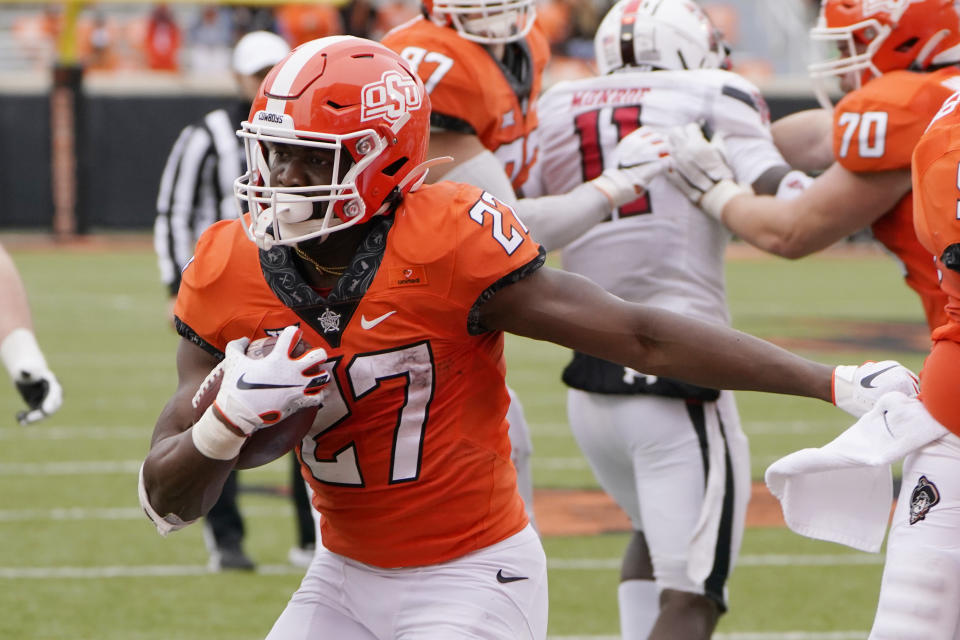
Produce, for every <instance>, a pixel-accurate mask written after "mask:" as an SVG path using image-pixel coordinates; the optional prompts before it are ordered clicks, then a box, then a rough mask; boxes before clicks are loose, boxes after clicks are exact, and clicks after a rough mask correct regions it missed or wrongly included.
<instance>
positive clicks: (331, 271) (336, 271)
mask: <svg viewBox="0 0 960 640" xmlns="http://www.w3.org/2000/svg"><path fill="white" fill-rule="evenodd" d="M293 250H294V251H296V252H297V255H298V256H300V257H301V258H303V259H304V260H306V261H307V262H309V263H310V264H312V265H313V268H314V269H316V270H317V271H319V272H320V273H322V274H324V275H328V276H336V277H338V278H339V277H340V276H342V275H343V273H344V271H346V270H347V265H344V266H342V267H325V266H323V265H322V264H320V263H319V262H317V261H316V260H314V259H313V258H311V257H310V256H308V255H307V254H306V253H305V252H304V251H303V249H301V248H300V247H297V246H294V247H293Z"/></svg>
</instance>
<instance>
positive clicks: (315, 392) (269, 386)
mask: <svg viewBox="0 0 960 640" xmlns="http://www.w3.org/2000/svg"><path fill="white" fill-rule="evenodd" d="M301 334H302V331H301V330H300V329H299V328H297V327H296V326H290V327H287V328H286V329H284V330H283V331H282V332H281V333H280V335H279V336H278V337H277V342H276V345H274V348H273V350H272V351H271V352H270V353H269V354H267V355H266V357H263V358H250V357H249V356H247V355H246V350H247V345H249V344H250V340H249V339H247V338H239V339H237V340H232V341H231V342H228V343H227V347H226V349H225V351H224V353H225V357H224V359H223V362H221V363H220V364H219V365H217V367H216V368H215V369H214V370H213V371H211V372H210V374H209V376H214V375H222V376H223V380H222V382H221V383H220V391H219V392H217V397H216V399H215V400H214V401H213V404H214V406H215V407H216V409H217V411H219V412H220V414H221V415H222V416H223V418H225V419H226V420H228V421H229V422H230V424H231V425H232V426H234V427H235V428H236V429H237V430H238V431H242V432H243V433H244V434H246V435H250V434H251V433H253V432H254V431H256V430H258V429H262V428H264V427H268V426H270V425H271V424H276V423H277V422H280V421H282V420H284V419H285V418H287V417H289V416H290V415H291V414H293V413H296V412H297V411H299V410H301V409H305V408H307V407H313V406H317V405H319V404H321V403H322V401H323V388H324V387H325V386H326V384H327V383H328V382H329V381H330V374H329V373H327V372H326V371H323V370H322V369H321V368H320V365H322V364H323V363H324V362H326V360H327V352H326V351H324V350H323V349H322V348H319V347H317V348H314V349H310V350H309V351H307V352H305V353H304V354H302V355H301V356H299V357H297V358H294V357H291V356H290V352H291V351H292V349H293V346H294V345H296V344H297V343H298V342H299V341H300V336H301ZM217 369H221V372H220V373H219V374H218V373H217ZM209 376H208V377H209ZM201 386H202V385H201Z"/></svg>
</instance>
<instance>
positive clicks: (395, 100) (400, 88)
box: [360, 71, 423, 123]
mask: <svg viewBox="0 0 960 640" xmlns="http://www.w3.org/2000/svg"><path fill="white" fill-rule="evenodd" d="M360 99H361V112H360V119H361V120H363V121H366V120H374V119H376V118H385V119H386V120H388V121H389V122H391V123H392V122H396V121H397V120H399V119H400V118H402V117H403V116H404V115H405V114H407V113H408V112H410V111H416V110H417V109H419V108H420V105H421V104H423V101H422V100H421V99H420V92H419V91H417V85H416V83H415V82H414V81H413V80H411V79H410V77H409V76H408V77H406V78H405V77H403V76H402V75H400V74H399V73H397V72H396V71H384V72H383V77H382V78H381V79H380V81H379V82H371V83H370V84H368V85H364V87H363V89H361V91H360Z"/></svg>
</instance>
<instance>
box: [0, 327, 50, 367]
mask: <svg viewBox="0 0 960 640" xmlns="http://www.w3.org/2000/svg"><path fill="white" fill-rule="evenodd" d="M0 360H2V361H3V366H4V367H6V368H7V372H8V373H9V374H10V377H11V378H13V379H14V380H17V379H19V378H20V374H21V372H23V371H43V370H45V369H47V361H46V359H45V358H44V357H43V352H42V351H40V345H38V344H37V338H36V337H35V336H34V335H33V331H30V329H26V328H24V327H20V328H18V329H14V330H13V331H11V332H10V333H8V334H7V337H6V338H4V339H3V342H2V343H0Z"/></svg>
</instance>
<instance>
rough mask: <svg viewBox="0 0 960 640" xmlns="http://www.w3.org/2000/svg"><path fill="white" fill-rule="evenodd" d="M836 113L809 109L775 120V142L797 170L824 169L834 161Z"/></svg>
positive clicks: (773, 132) (772, 126)
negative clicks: (834, 119)
mask: <svg viewBox="0 0 960 640" xmlns="http://www.w3.org/2000/svg"><path fill="white" fill-rule="evenodd" d="M832 131H833V114H832V113H830V112H829V111H827V110H826V109H808V110H806V111H798V112H796V113H793V114H790V115H788V116H784V117H783V118H780V119H778V120H776V121H774V122H773V124H771V126H770V132H771V133H772V134H773V141H774V144H776V145H777V149H779V150H780V153H781V154H783V157H784V159H785V160H786V161H787V162H789V163H790V166H792V167H793V168H794V169H800V170H801V171H808V172H817V171H824V170H826V168H827V167H829V166H830V165H831V164H833V161H834V157H833V137H832V135H831V134H832Z"/></svg>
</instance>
